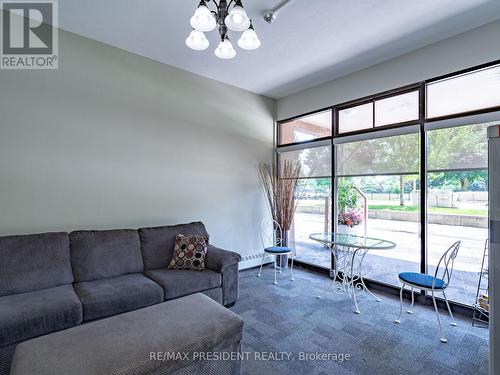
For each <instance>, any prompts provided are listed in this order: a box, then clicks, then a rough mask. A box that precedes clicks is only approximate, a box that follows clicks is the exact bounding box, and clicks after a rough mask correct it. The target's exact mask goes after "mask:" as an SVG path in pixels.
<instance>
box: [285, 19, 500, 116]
mask: <svg viewBox="0 0 500 375" xmlns="http://www.w3.org/2000/svg"><path fill="white" fill-rule="evenodd" d="M499 40H500V21H496V22H493V23H490V24H487V25H485V26H482V27H479V28H477V29H474V30H471V31H469V32H466V33H463V34H460V35H457V36H455V37H452V38H449V39H446V40H444V41H441V42H439V43H435V44H432V45H430V46H427V47H424V48H422V49H420V50H417V51H414V52H411V53H408V54H406V55H403V56H401V57H398V58H395V59H392V60H389V61H387V62H384V63H381V64H378V65H375V66H373V67H370V68H367V69H364V70H362V71H359V72H356V73H353V74H350V75H348V76H345V77H342V78H339V79H337V80H334V81H330V82H327V83H324V84H322V85H320V86H316V87H313V88H311V89H308V90H305V91H301V92H299V93H297V94H294V95H290V96H287V97H285V98H282V99H279V100H278V104H277V105H278V115H277V117H278V119H279V120H283V119H286V118H290V117H293V116H297V115H300V114H303V113H306V112H311V111H314V110H317V109H320V108H325V107H328V106H331V105H334V104H339V103H342V102H345V101H348V100H352V99H357V98H360V97H363V96H367V95H371V94H376V93H378V92H381V91H386V90H390V89H394V88H397V87H400V86H404V85H408V84H412V83H415V82H420V81H423V80H425V79H429V78H432V77H437V76H440V75H443V74H447V73H451V72H454V71H457V70H461V69H465V68H469V67H472V66H476V65H480V64H483V63H486V62H490V61H494V60H498V59H500V47H499Z"/></svg>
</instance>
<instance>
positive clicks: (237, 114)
mask: <svg viewBox="0 0 500 375" xmlns="http://www.w3.org/2000/svg"><path fill="white" fill-rule="evenodd" d="M221 63H223V62H221ZM274 115H275V103H274V101H271V100H269V99H266V98H263V97H261V96H258V95H254V94H252V93H249V92H247V91H243V90H240V89H237V88H234V87H231V86H227V85H224V84H221V83H218V82H215V81H212V80H209V79H205V78H201V77H199V76H196V75H193V74H191V73H188V72H185V71H182V70H179V69H176V68H173V67H169V66H166V65H163V64H160V63H156V62H153V61H151V60H148V59H146V58H143V57H139V56H137V55H133V54H130V53H128V52H125V51H122V50H119V49H116V48H113V47H110V46H107V45H104V44H101V43H98V42H95V41H91V40H89V39H85V38H82V37H80V36H76V35H74V34H70V33H68V32H64V31H61V32H60V61H59V70H58V71H5V70H4V71H0V235H6V234H23V233H33V232H43V231H59V230H65V231H70V230H73V229H102V228H123V227H132V228H136V227H140V226H148V225H162V224H170V223H180V222H187V221H192V220H202V221H203V222H205V224H206V225H207V228H208V231H209V233H210V234H211V240H212V242H213V243H214V244H215V245H218V246H221V247H224V248H228V249H232V250H235V251H238V252H240V253H241V254H243V255H245V254H253V253H255V252H256V251H260V247H261V246H260V240H259V235H258V233H259V232H258V231H259V228H260V221H261V219H262V217H263V215H265V214H266V213H267V209H266V206H265V202H264V200H263V198H264V197H263V194H262V190H261V188H260V186H259V183H258V175H257V170H256V165H257V164H258V162H259V161H267V160H270V159H271V158H272V147H273V126H274V123H273V122H274Z"/></svg>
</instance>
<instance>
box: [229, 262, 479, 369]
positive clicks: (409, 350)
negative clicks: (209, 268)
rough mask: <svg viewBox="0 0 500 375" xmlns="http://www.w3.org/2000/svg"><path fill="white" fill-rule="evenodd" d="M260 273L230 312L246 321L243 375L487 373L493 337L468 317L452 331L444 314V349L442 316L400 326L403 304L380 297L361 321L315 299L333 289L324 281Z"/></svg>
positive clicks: (366, 306)
mask: <svg viewBox="0 0 500 375" xmlns="http://www.w3.org/2000/svg"><path fill="white" fill-rule="evenodd" d="M257 272H258V270H255V269H252V270H246V271H242V272H240V299H239V301H238V302H237V303H236V305H235V306H234V307H232V308H231V310H233V311H234V312H236V313H238V314H239V315H240V316H241V317H242V318H243V320H244V321H245V332H244V338H243V346H242V350H243V351H244V352H249V354H248V359H247V360H244V362H243V371H242V373H243V374H253V375H255V374H304V375H305V374H308V375H309V374H321V375H323V374H325V375H326V374H370V375H376V374H381V375H390V374H407V375H411V374H419V375H420V374H433V375H438V374H445V375H453V374H487V373H488V331H487V329H485V328H477V327H472V325H471V322H470V320H468V319H465V318H461V317H456V320H457V323H458V327H451V326H450V325H449V322H450V320H449V316H447V315H445V314H444V312H442V311H441V313H442V315H441V316H442V318H443V319H442V322H443V323H444V324H443V327H444V328H445V332H446V338H447V339H448V343H447V344H442V343H440V342H439V336H438V333H437V321H436V315H435V313H434V310H433V309H432V308H429V307H427V306H418V305H417V306H415V307H414V309H413V310H414V314H413V315H408V314H406V313H403V316H402V322H401V325H396V324H395V323H394V319H395V318H396V316H397V313H398V312H399V299H397V298H396V297H394V296H390V295H385V294H381V293H380V292H378V293H377V294H378V295H379V296H380V297H381V298H382V302H381V303H377V302H376V301H375V300H373V299H372V298H371V297H370V296H368V295H365V294H363V295H361V296H360V298H359V307H360V310H361V315H355V314H353V312H352V306H351V303H350V301H349V299H347V297H346V296H343V295H337V294H333V293H330V292H329V293H328V294H327V295H325V297H324V298H323V299H321V300H318V299H316V298H315V296H316V295H317V294H318V293H319V292H321V291H323V289H324V288H325V287H326V286H327V285H328V282H329V279H328V278H327V277H326V276H322V275H319V274H316V273H313V272H310V271H305V270H299V269H296V270H295V281H293V282H292V281H290V279H289V274H288V272H289V271H287V273H286V274H281V275H280V276H279V279H278V282H279V285H278V286H276V285H273V284H272V281H273V270H272V269H271V268H270V267H269V266H268V267H265V269H264V270H263V273H262V277H260V278H258V277H256V275H257ZM404 311H406V309H405V310H404ZM266 352H273V353H276V352H286V353H290V360H282V361H280V360H277V359H279V358H275V359H274V360H273V359H271V360H261V359H259V357H258V355H259V353H264V354H265V353H266ZM301 352H306V353H314V352H319V353H336V354H349V355H350V359H349V360H344V361H343V362H339V361H334V360H331V359H330V360H300V353H301ZM282 356H283V357H282V359H286V357H287V355H282ZM261 357H262V356H261Z"/></svg>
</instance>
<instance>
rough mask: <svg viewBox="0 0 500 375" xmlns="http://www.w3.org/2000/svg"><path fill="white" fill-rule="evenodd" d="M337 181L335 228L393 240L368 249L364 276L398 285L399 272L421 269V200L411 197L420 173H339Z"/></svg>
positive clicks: (363, 270)
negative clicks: (382, 247) (385, 247)
mask: <svg viewBox="0 0 500 375" xmlns="http://www.w3.org/2000/svg"><path fill="white" fill-rule="evenodd" d="M337 181H338V192H337V206H338V225H337V231H338V232H340V233H351V234H355V235H361V236H363V235H366V236H369V237H374V238H379V239H384V240H389V241H392V242H394V243H395V244H396V247H395V248H394V249H391V250H381V251H375V250H373V251H369V252H368V254H367V255H366V256H365V259H364V261H363V267H362V272H363V276H364V277H367V278H369V279H372V280H376V281H380V282H383V283H386V284H391V285H394V286H398V287H399V286H400V285H401V284H400V282H399V280H398V274H399V273H401V272H419V271H420V249H421V244H420V232H421V231H420V204H419V201H418V200H415V198H414V196H415V192H416V191H417V189H418V188H419V186H420V179H419V175H418V174H416V175H394V176H392V175H391V176H388V175H385V176H384V175H376V176H358V177H340V178H338V180H337ZM365 210H366V211H365ZM365 212H366V213H367V215H366V216H365Z"/></svg>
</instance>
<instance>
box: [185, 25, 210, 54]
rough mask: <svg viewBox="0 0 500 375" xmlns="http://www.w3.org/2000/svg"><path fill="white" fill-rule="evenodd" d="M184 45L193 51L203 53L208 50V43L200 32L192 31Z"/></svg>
mask: <svg viewBox="0 0 500 375" xmlns="http://www.w3.org/2000/svg"><path fill="white" fill-rule="evenodd" d="M186 45H187V46H188V47H189V48H191V49H194V50H195V51H203V50H204V49H207V48H208V46H209V45H210V42H209V41H208V39H207V38H206V36H205V34H203V33H202V32H201V31H198V30H193V31H191V34H189V36H188V37H187V38H186Z"/></svg>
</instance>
